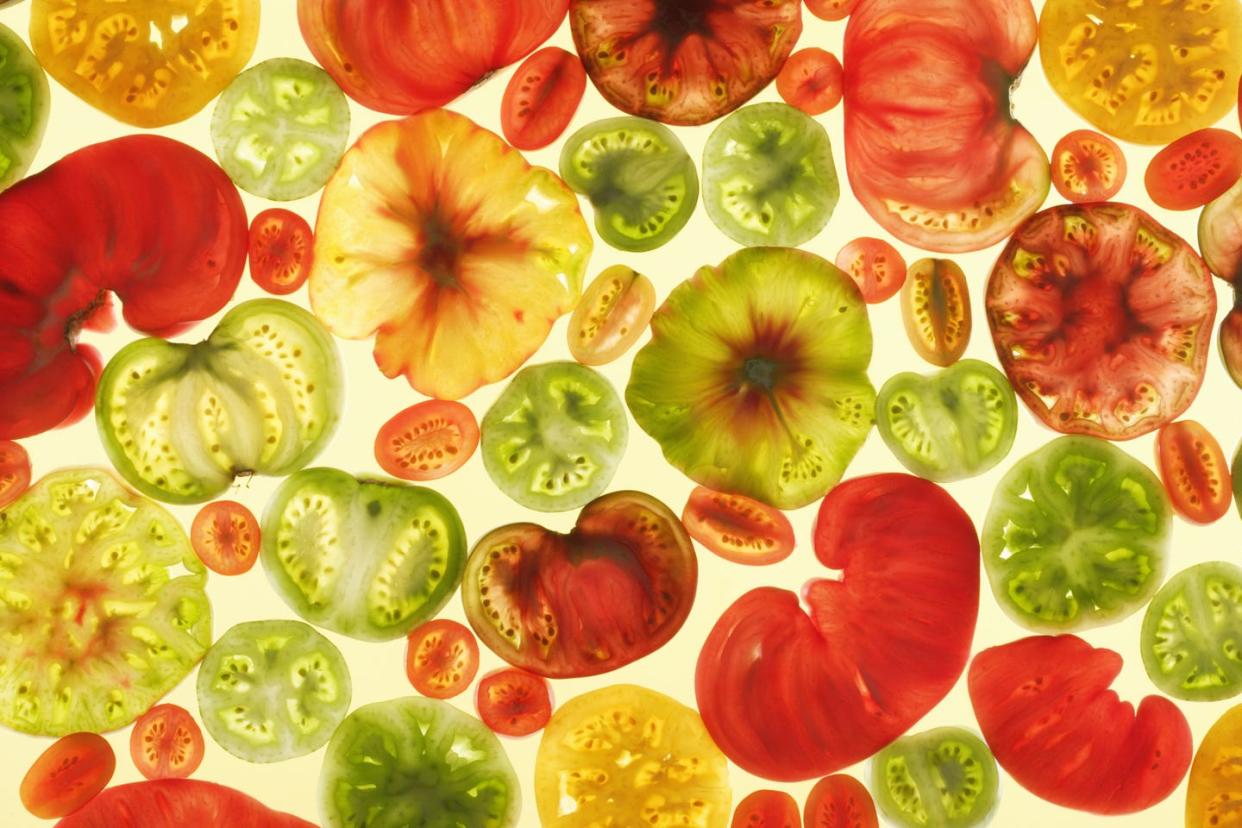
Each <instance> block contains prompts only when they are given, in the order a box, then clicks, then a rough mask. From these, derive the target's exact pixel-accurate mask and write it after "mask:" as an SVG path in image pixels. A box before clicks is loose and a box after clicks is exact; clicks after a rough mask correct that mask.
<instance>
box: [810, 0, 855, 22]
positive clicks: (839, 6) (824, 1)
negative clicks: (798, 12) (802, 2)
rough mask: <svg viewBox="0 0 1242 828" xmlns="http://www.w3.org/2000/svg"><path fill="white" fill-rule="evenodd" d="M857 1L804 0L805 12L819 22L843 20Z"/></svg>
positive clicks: (852, 9)
mask: <svg viewBox="0 0 1242 828" xmlns="http://www.w3.org/2000/svg"><path fill="white" fill-rule="evenodd" d="M858 2H859V0H806V10H807V11H809V12H810V13H811V14H813V15H815V16H816V17H818V18H819V19H820V20H844V19H845V18H847V17H849V16H850V14H851V13H852V12H853V11H854V7H855V6H857V5H858Z"/></svg>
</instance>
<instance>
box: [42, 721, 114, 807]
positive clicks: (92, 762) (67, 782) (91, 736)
mask: <svg viewBox="0 0 1242 828" xmlns="http://www.w3.org/2000/svg"><path fill="white" fill-rule="evenodd" d="M115 770H116V754H114V753H113V752H112V746H111V745H109V744H108V740H107V739H105V738H104V737H102V736H100V735H99V734H97V733H70V734H69V735H68V736H62V737H61V738H59V739H57V740H56V741H55V742H54V743H52V746H51V747H49V748H48V749H47V750H45V751H43V753H41V754H39V758H38V759H36V760H35V761H34V764H33V765H31V766H30V770H28V771H26V776H25V778H23V779H22V785H21V789H20V791H19V794H20V796H21V800H22V805H24V806H25V807H26V810H27V811H29V812H30V813H32V814H34V815H35V816H37V817H39V818H40V819H55V818H56V817H63V816H66V815H68V814H71V813H73V812H74V811H76V810H78V809H79V808H81V807H82V806H83V805H85V804H86V803H87V802H90V801H91V799H93V798H94V797H95V796H96V795H97V794H98V793H99V792H100V791H102V790H103V789H104V787H105V786H107V784H108V780H110V779H112V772H113V771H115Z"/></svg>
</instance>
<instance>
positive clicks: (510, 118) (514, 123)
mask: <svg viewBox="0 0 1242 828" xmlns="http://www.w3.org/2000/svg"><path fill="white" fill-rule="evenodd" d="M585 91H586V70H585V69H583V68H582V61H580V60H578V56H577V55H575V54H571V53H569V52H566V51H565V50H564V49H561V48H559V47H557V46H548V47H547V48H545V49H540V50H539V51H538V52H535V53H534V54H533V55H531V56H530V57H528V58H527V59H526V60H525V61H524V62H523V63H522V65H521V66H519V67H518V69H517V71H516V72H514V73H513V77H512V78H510V79H509V85H508V86H506V87H505V96H504V98H503V99H502V100H501V102H500V127H501V129H502V130H503V131H504V133H505V139H506V140H508V142H509V143H510V144H512V145H513V146H515V147H517V148H518V149H521V150H537V149H542V148H543V147H546V146H547V145H548V144H551V143H552V142H553V141H555V140H556V139H557V138H559V137H560V136H561V133H562V132H564V131H565V127H567V126H569V122H570V121H571V120H573V117H574V113H575V112H577V111H578V104H580V103H581V102H582V94H583V93H584V92H585Z"/></svg>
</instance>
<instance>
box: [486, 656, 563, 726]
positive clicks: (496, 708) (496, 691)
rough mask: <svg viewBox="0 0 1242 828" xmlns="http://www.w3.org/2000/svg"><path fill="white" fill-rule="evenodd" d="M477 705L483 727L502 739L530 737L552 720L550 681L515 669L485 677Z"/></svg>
mask: <svg viewBox="0 0 1242 828" xmlns="http://www.w3.org/2000/svg"><path fill="white" fill-rule="evenodd" d="M474 704H475V707H476V708H477V709H478V711H479V718H480V719H482V720H483V724H485V725H487V726H488V727H490V728H491V729H492V730H493V731H494V732H496V733H499V734H500V735H502V736H529V735H530V734H532V733H534V732H535V731H537V730H542V729H543V727H544V725H546V724H547V723H548V720H549V719H551V718H552V690H551V688H549V687H548V680H547V679H545V678H544V677H543V676H537V675H535V674H534V673H528V672H526V671H525V670H519V669H517V668H516V667H506V668H504V669H503V670H496V671H495V672H492V673H488V674H487V675H486V676H484V677H483V680H482V681H480V682H479V690H478V692H477V693H476V694H475V697H474Z"/></svg>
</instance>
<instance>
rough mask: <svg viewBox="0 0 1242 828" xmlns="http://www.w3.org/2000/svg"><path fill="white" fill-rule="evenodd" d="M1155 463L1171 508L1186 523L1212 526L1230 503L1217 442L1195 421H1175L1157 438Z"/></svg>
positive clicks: (1225, 470)
mask: <svg viewBox="0 0 1242 828" xmlns="http://www.w3.org/2000/svg"><path fill="white" fill-rule="evenodd" d="M1156 464H1157V466H1158V467H1159V469H1160V480H1161V481H1162V482H1163V483H1164V488H1165V491H1167V492H1168V493H1169V500H1170V501H1171V502H1172V503H1173V508H1174V509H1176V510H1177V513H1178V514H1179V515H1181V516H1182V517H1184V518H1186V520H1189V521H1193V522H1194V523H1212V522H1213V521H1216V520H1219V519H1220V518H1222V517H1224V515H1225V512H1228V511H1229V505H1230V503H1232V501H1233V490H1232V489H1231V488H1230V480H1229V466H1228V464H1227V463H1226V462H1225V453H1224V452H1223V451H1221V448H1220V443H1218V442H1216V438H1215V437H1213V436H1212V435H1211V434H1209V433H1208V430H1207V429H1206V428H1204V427H1203V426H1202V425H1200V424H1199V423H1197V422H1195V421H1194V420H1178V421H1177V422H1175V423H1169V424H1168V425H1166V426H1164V427H1163V428H1161V429H1160V433H1159V434H1158V435H1157V436H1156Z"/></svg>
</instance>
